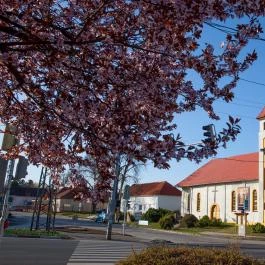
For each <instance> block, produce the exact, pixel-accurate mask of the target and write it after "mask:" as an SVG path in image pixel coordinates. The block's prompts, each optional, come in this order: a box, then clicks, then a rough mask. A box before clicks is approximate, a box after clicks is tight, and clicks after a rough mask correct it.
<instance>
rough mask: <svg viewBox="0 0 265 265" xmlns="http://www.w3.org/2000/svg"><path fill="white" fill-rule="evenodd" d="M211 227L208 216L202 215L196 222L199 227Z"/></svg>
mask: <svg viewBox="0 0 265 265" xmlns="http://www.w3.org/2000/svg"><path fill="white" fill-rule="evenodd" d="M210 225H211V220H210V218H209V216H208V215H204V216H203V217H202V218H201V219H199V221H198V226H199V227H206V226H210Z"/></svg>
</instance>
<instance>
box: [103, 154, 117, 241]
mask: <svg viewBox="0 0 265 265" xmlns="http://www.w3.org/2000/svg"><path fill="white" fill-rule="evenodd" d="M119 175H120V155H118V156H117V158H116V162H115V178H114V180H113V188H112V194H111V201H110V203H109V216H108V225H107V233H106V239H107V240H111V232H112V224H113V220H114V213H115V208H116V200H117V191H118V183H119Z"/></svg>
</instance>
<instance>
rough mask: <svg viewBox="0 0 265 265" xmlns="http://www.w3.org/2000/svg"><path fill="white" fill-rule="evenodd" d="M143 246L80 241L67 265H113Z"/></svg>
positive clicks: (132, 243)
mask: <svg viewBox="0 0 265 265" xmlns="http://www.w3.org/2000/svg"><path fill="white" fill-rule="evenodd" d="M144 247H145V246H144V245H143V244H141V243H137V242H128V241H102V240H82V241H80V242H79V243H78V245H77V247H76V248H75V250H74V252H73V254H72V255H71V257H70V259H69V261H68V263H67V265H77V264H78V265H86V264H89V265H91V264H94V265H100V264H102V265H103V264H104V265H114V264H115V263H116V262H117V261H119V260H122V259H124V258H126V257H128V256H129V255H131V254H133V253H136V252H139V251H141V250H142V249H143V248H144Z"/></svg>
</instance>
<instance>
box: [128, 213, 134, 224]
mask: <svg viewBox="0 0 265 265" xmlns="http://www.w3.org/2000/svg"><path fill="white" fill-rule="evenodd" d="M128 215H129V219H130V222H135V217H134V216H133V215H132V214H131V213H129V212H128Z"/></svg>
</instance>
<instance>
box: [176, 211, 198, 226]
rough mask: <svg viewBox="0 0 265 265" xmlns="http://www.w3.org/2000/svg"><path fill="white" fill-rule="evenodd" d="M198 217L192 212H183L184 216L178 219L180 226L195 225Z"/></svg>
mask: <svg viewBox="0 0 265 265" xmlns="http://www.w3.org/2000/svg"><path fill="white" fill-rule="evenodd" d="M197 222H198V219H197V217H196V216H195V215H193V214H185V215H184V217H183V218H182V219H181V220H180V227H188V228H190V227H194V226H196V224H197Z"/></svg>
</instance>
